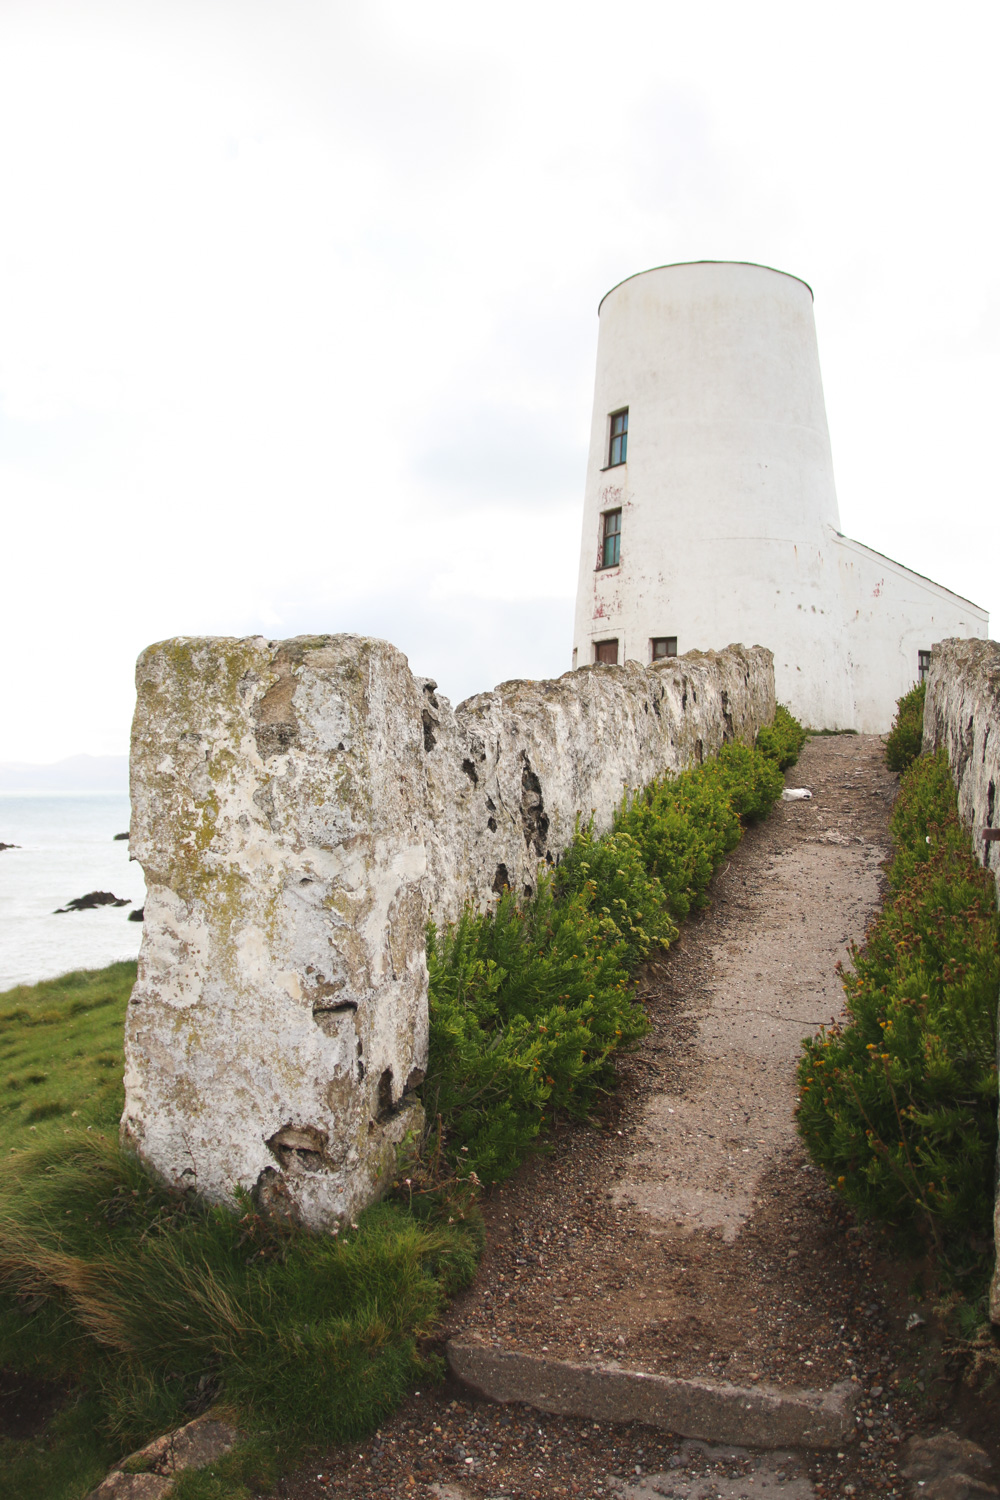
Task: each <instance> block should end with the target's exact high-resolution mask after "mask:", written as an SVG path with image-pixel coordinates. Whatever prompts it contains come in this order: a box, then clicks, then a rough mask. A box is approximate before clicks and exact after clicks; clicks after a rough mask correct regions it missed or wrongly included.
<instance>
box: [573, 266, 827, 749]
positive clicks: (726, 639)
mask: <svg viewBox="0 0 1000 1500" xmlns="http://www.w3.org/2000/svg"><path fill="white" fill-rule="evenodd" d="M839 524H840V522H839V516H838V513H837V497H836V491H835V489H834V482H833V462H832V458H831V453H830V437H829V433H828V431H827V424H826V410H825V407H824V403H823V386H822V381H821V378H820V370H819V353H818V350H817V345H816V329H815V324H814V322H813V311H812V292H811V291H810V289H809V287H808V286H807V285H806V284H805V282H804V281H800V280H799V279H798V278H797V277H795V276H789V275H786V274H785V273H784V272H781V271H774V270H771V269H769V268H768V267H766V266H756V265H746V264H742V263H734V262H727V261H700V262H695V263H693V264H688V265H674V266H660V267H658V268H657V269H656V270H652V271H644V272H642V273H640V274H639V275H636V276H631V277H629V279H628V280H627V281H623V282H621V283H620V284H619V285H618V286H616V287H614V288H613V289H612V290H611V291H610V292H608V294H607V296H606V297H605V298H604V300H603V301H602V303H601V306H600V334H599V340H598V352H597V382H596V391H595V398H594V421H593V431H592V436H591V445H590V461H589V466H588V470H587V488H586V497H585V504H584V517H583V545H582V549H581V557H580V581H579V588H578V592H577V609H576V626H575V640H574V653H573V656H574V665H577V666H583V665H584V664H585V663H587V662H592V661H595V660H617V661H626V660H629V659H633V660H637V661H641V662H649V661H651V660H655V659H656V658H657V657H658V656H661V655H667V654H673V653H674V652H678V653H683V652H685V651H689V650H691V649H693V648H697V649H701V650H707V649H709V648H719V647H722V646H726V645H728V644H729V643H730V642H732V641H742V642H743V643H744V644H745V645H755V644H757V645H763V646H768V647H770V649H771V650H772V651H773V652H774V656H775V674H776V680H777V692H778V698H779V700H780V701H781V702H784V703H787V704H788V705H789V706H790V707H791V708H792V710H793V712H794V713H795V714H796V715H797V716H798V717H799V718H800V719H801V720H802V721H803V722H804V723H806V724H809V725H812V726H815V727H817V728H822V727H829V728H837V727H843V726H844V725H847V724H849V723H850V722H851V721H852V704H851V688H850V678H849V666H848V661H847V654H846V646H845V644H844V641H843V628H842V622H841V606H840V603H839V597H838V591H837V589H838V584H837V569H836V562H835V558H834V556H833V553H834V537H835V536H836V534H837V532H838V531H839Z"/></svg>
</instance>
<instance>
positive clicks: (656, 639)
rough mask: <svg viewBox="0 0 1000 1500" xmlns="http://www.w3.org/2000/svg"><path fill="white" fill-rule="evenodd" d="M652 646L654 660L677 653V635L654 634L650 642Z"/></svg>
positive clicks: (661, 659) (660, 659) (663, 658)
mask: <svg viewBox="0 0 1000 1500" xmlns="http://www.w3.org/2000/svg"><path fill="white" fill-rule="evenodd" d="M650 645H651V646H652V648H653V650H652V658H651V659H652V660H653V661H663V660H665V658H666V657H668V656H676V655H677V637H676V636H675V635H654V636H653V639H652V641H651V642H650Z"/></svg>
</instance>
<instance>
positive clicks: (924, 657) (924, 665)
mask: <svg viewBox="0 0 1000 1500" xmlns="http://www.w3.org/2000/svg"><path fill="white" fill-rule="evenodd" d="M930 670H931V653H930V652H929V651H918V652H917V681H918V682H926V681H927V678H928V677H929V676H930Z"/></svg>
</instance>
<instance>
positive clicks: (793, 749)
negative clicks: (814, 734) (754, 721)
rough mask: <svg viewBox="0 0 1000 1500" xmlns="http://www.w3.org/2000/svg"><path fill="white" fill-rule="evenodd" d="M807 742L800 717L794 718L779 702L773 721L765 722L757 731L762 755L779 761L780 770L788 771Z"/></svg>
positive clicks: (757, 742)
mask: <svg viewBox="0 0 1000 1500" xmlns="http://www.w3.org/2000/svg"><path fill="white" fill-rule="evenodd" d="M805 742H806V731H805V730H804V729H803V728H802V725H801V724H800V723H799V721H798V719H794V718H793V717H792V715H791V714H790V713H789V711H788V709H787V708H785V707H784V705H783V704H781V703H779V704H778V706H777V708H776V709H775V710H774V721H773V723H771V724H765V725H764V727H763V729H759V730H758V731H757V740H756V747H757V749H758V750H759V751H760V753H761V754H762V755H766V756H768V757H769V758H770V759H771V760H773V761H775V762H776V763H777V767H778V770H779V771H787V770H788V768H789V766H794V764H795V762H796V761H797V760H798V758H799V752H800V751H801V749H802V746H803V745H804V744H805Z"/></svg>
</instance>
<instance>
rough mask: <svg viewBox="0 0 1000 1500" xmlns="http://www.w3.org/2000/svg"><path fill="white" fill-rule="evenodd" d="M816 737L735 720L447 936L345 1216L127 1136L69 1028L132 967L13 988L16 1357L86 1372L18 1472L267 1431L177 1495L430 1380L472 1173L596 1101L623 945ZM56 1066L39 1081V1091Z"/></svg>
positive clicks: (473, 1234) (11, 1294)
mask: <svg viewBox="0 0 1000 1500" xmlns="http://www.w3.org/2000/svg"><path fill="white" fill-rule="evenodd" d="M800 743H801V731H800V730H799V729H798V726H797V725H795V723H794V721H793V720H791V719H790V717H789V716H788V715H787V714H784V713H781V714H779V716H778V718H777V719H776V722H775V725H774V726H773V727H772V728H771V729H770V730H769V731H768V732H767V733H766V734H765V736H764V742H763V748H761V749H750V748H749V747H747V746H743V745H728V746H726V747H724V748H723V751H722V752H721V754H720V755H719V757H718V758H717V759H716V760H713V761H711V762H709V763H707V764H705V765H703V766H700V767H698V768H696V769H693V770H691V771H689V772H686V773H684V774H683V775H681V776H679V777H677V778H675V779H672V780H664V781H663V782H662V783H658V784H656V785H654V786H652V787H650V788H647V789H645V790H644V791H643V792H642V793H641V794H639V795H637V796H635V797H634V798H631V799H627V800H626V802H625V804H624V805H623V807H622V809H621V812H620V815H619V817H618V819H617V821H616V824H615V827H614V829H613V830H612V832H611V833H610V834H609V835H608V836H606V837H605V838H601V839H598V838H595V837H594V836H593V833H592V830H590V829H588V828H581V830H580V831H579V834H578V836H577V839H576V841H575V843H574V845H573V847H572V849H571V850H570V851H569V854H568V856H567V857H566V859H565V860H564V861H563V864H562V866H561V867H560V868H559V870H558V871H557V872H556V874H555V875H554V876H553V877H551V878H548V877H546V878H544V879H542V880H541V882H540V885H539V889H538V891H537V893H536V894H535V896H534V897H533V898H532V899H531V900H530V901H527V902H524V903H517V902H515V901H514V900H513V898H512V897H511V896H510V895H509V894H506V895H504V896H503V897H502V898H501V900H500V901H499V903H498V905H497V907H496V908H495V909H494V910H492V911H491V912H490V913H488V914H486V915H482V916H477V915H475V914H473V913H471V912H470V913H468V914H467V915H466V917H465V918H464V919H463V920H462V921H461V922H460V923H459V924H457V927H456V928H455V929H454V930H452V931H450V932H444V933H440V934H438V933H434V932H432V933H431V934H430V937H429V959H430V967H431V994H430V1005H431V1032H432V1048H431V1059H430V1066H429V1071H428V1077H427V1082H426V1085H425V1102H426V1104H427V1107H428V1114H429V1117H430V1120H431V1122H432V1129H431V1133H430V1136H429V1138H428V1140H427V1141H425V1142H423V1143H414V1146H413V1155H412V1160H411V1161H410V1162H409V1163H408V1170H407V1171H405V1172H404V1174H403V1175H402V1176H401V1180H400V1183H399V1185H398V1188H397V1191H396V1192H395V1193H394V1194H393V1195H392V1196H391V1197H390V1198H389V1199H388V1200H387V1201H385V1202H383V1203H381V1204H377V1205H375V1206H374V1207H373V1208H371V1209H370V1210H368V1211H367V1212H366V1213H365V1214H363V1215H361V1216H359V1220H358V1223H357V1224H356V1225H353V1224H352V1225H351V1226H350V1227H349V1228H345V1230H344V1233H343V1234H341V1235H337V1236H314V1235H308V1234H305V1233H302V1232H300V1231H298V1230H297V1229H296V1228H295V1227H294V1226H293V1225H288V1224H279V1223H275V1222H273V1221H268V1220H266V1219H264V1218H262V1217H261V1215H260V1214H259V1213H258V1212H257V1210H256V1208H255V1205H254V1204H253V1202H252V1201H251V1200H250V1199H247V1200H246V1201H245V1202H243V1203H242V1204H241V1206H240V1210H239V1212H237V1213H235V1214H234V1213H232V1212H229V1211H224V1210H219V1209H216V1210H209V1209H206V1208H205V1207H204V1206H203V1205H202V1204H200V1203H199V1202H197V1201H196V1200H193V1199H192V1200H184V1199H178V1198H176V1197H174V1196H172V1195H171V1194H169V1193H167V1192H166V1191H165V1190H164V1189H163V1188H162V1187H161V1186H160V1185H159V1184H158V1183H156V1182H155V1181H153V1180H151V1179H150V1178H148V1177H147V1176H146V1174H145V1173H144V1172H143V1171H142V1170H141V1169H140V1168H139V1167H138V1166H137V1164H136V1163H135V1162H134V1161H132V1160H130V1159H129V1158H128V1157H127V1156H125V1155H123V1154H122V1153H121V1152H120V1151H119V1149H118V1147H117V1144H116V1128H115V1126H116V1117H117V1113H118V1112H119V1110H120V1107H121V1100H120V1097H119V1093H118V1091H117V1090H109V1089H108V1088H107V1087H104V1088H103V1089H95V1090H94V1091H93V1093H92V1094H88V1092H87V1090H86V1087H85V1084H86V1080H85V1079H84V1078H83V1077H82V1075H81V1073H80V1069H81V1066H82V1064H81V1061H80V1058H81V1051H80V1048H79V1047H78V1046H77V1042H78V1040H79V1031H78V1028H79V1027H80V1026H81V1025H83V1021H82V1020H81V1019H80V1018H83V1017H89V1014H90V1013H91V1012H94V1013H98V1014H99V1017H100V1021H101V1026H103V1030H100V1028H98V1030H100V1036H101V1038H102V1039H104V1040H105V1041H106V1038H105V1032H106V1031H107V1024H106V1023H107V1022H108V1018H109V1017H111V1018H112V1019H115V1024H116V1027H117V1029H118V1035H120V1025H121V1013H122V1009H123V1005H124V999H125V995H126V994H127V986H124V985H123V984H122V982H121V980H122V975H121V973H120V972H119V971H120V970H121V969H122V968H123V967H125V968H128V967H129V966H118V969H116V970H115V971H106V972H105V973H100V974H91V975H78V976H67V978H66V979H65V980H63V981H58V982H56V983H55V984H54V985H49V986H36V987H34V988H29V989H25V990H23V991H17V992H11V993H10V994H9V995H8V996H6V997H4V999H5V1000H6V1001H7V1002H8V1003H7V1004H6V1008H4V1005H3V1002H2V1001H0V1045H2V1046H3V1047H4V1048H5V1049H7V1051H8V1055H9V1056H11V1057H14V1056H15V1055H17V1054H18V1053H19V1050H20V1051H23V1050H24V1047H23V1037H24V1036H25V1035H28V1036H30V1037H31V1038H32V1043H31V1046H29V1048H28V1050H29V1051H30V1052H31V1055H32V1057H33V1059H34V1069H33V1070H32V1069H30V1068H29V1069H28V1070H27V1071H25V1073H24V1077H23V1078H21V1077H20V1076H18V1077H16V1078H14V1079H13V1082H12V1083H11V1085H10V1088H11V1093H10V1094H9V1103H8V1108H7V1110H6V1112H2V1111H0V1121H2V1124H3V1141H2V1144H3V1148H4V1149H3V1156H2V1161H0V1174H2V1181H0V1365H2V1366H4V1367H6V1368H7V1369H8V1370H14V1371H18V1372H19V1378H21V1379H22V1380H23V1379H27V1380H28V1382H29V1384H30V1383H31V1382H34V1383H35V1385H36V1386H38V1388H39V1389H44V1390H45V1391H46V1392H49V1393H52V1392H55V1393H57V1394H58V1393H59V1392H60V1391H62V1392H64V1393H65V1392H68V1393H69V1398H68V1399H66V1400H63V1401H62V1403H61V1405H60V1403H59V1402H58V1401H57V1405H59V1411H58V1415H57V1416H56V1417H55V1418H54V1419H53V1421H52V1422H50V1423H49V1424H48V1425H47V1426H46V1427H45V1428H44V1430H43V1431H41V1432H38V1433H35V1434H34V1435H31V1434H28V1433H26V1434H25V1435H24V1436H23V1437H22V1438H21V1440H20V1441H18V1440H15V1441H14V1442H13V1443H12V1444H9V1443H8V1444H5V1445H4V1446H3V1447H2V1448H0V1465H2V1466H3V1467H2V1469H0V1473H3V1475H4V1480H5V1484H6V1487H7V1488H8V1490H12V1492H16V1493H18V1494H19V1495H22V1496H24V1497H25V1500H28V1497H29V1496H33V1495H37V1496H38V1497H46V1500H55V1497H56V1496H66V1497H67V1500H68V1497H73V1496H80V1495H83V1494H85V1493H86V1492H87V1490H88V1489H89V1488H90V1487H91V1486H92V1485H93V1483H94V1482H95V1481H96V1480H97V1479H98V1478H99V1477H100V1475H101V1472H102V1471H103V1470H104V1469H106V1468H107V1467H108V1466H109V1464H110V1463H111V1462H113V1461H115V1460H117V1459H118V1458H119V1457H120V1456H121V1455H122V1454H123V1453H127V1452H129V1450H130V1449H133V1448H136V1447H138V1446H139V1445H140V1444H141V1443H144V1442H145V1441H147V1440H148V1439H149V1438H150V1437H151V1436H153V1435H155V1434H157V1433H160V1432H163V1431H165V1430H167V1429H169V1428H170V1427H171V1426H172V1425H173V1426H180V1425H182V1424H183V1423H185V1422H187V1421H189V1420H190V1418H191V1417H192V1415H193V1414H196V1413H198V1412H199V1411H200V1410H204V1409H208V1408H211V1409H212V1410H217V1411H218V1412H219V1413H220V1414H222V1415H224V1416H226V1417H227V1418H228V1419H229V1420H231V1421H232V1422H236V1423H238V1424H239V1425H240V1427H241V1428H243V1429H244V1430H245V1431H247V1432H248V1433H250V1434H251V1436H250V1439H249V1440H248V1441H247V1442H245V1443H243V1444H242V1445H240V1446H239V1447H238V1448H237V1449H236V1450H235V1451H234V1452H233V1453H231V1454H229V1455H228V1456H226V1457H224V1458H222V1459H221V1460H220V1461H219V1462H218V1463H217V1464H216V1465H215V1466H214V1469H215V1472H214V1473H213V1474H212V1475H205V1476H200V1477H199V1476H198V1475H192V1474H187V1475H185V1476H184V1477H183V1478H182V1479H179V1480H178V1481H177V1485H176V1493H177V1494H178V1495H183V1496H187V1497H189V1500H191V1497H196V1496H198V1495H203V1496H207V1495H212V1496H217V1495H229V1494H232V1495H234V1496H235V1495H242V1494H245V1493H248V1492H249V1491H248V1488H247V1487H248V1486H251V1487H256V1488H258V1489H259V1488H260V1486H262V1485H266V1484H267V1483H269V1482H270V1481H271V1480H272V1479H273V1478H274V1476H275V1475H276V1474H277V1473H278V1472H279V1471H280V1469H281V1468H282V1467H283V1466H287V1464H288V1463H289V1462H290V1461H291V1459H292V1457H293V1456H294V1454H295V1453H296V1452H298V1451H300V1450H301V1448H302V1447H303V1445H306V1446H308V1445H310V1444H315V1443H318V1442H344V1441H348V1440H350V1439H351V1438H354V1437H357V1436H359V1435H360V1434H363V1433H364V1432H366V1431H370V1430H371V1429H372V1428H374V1427H375V1426H377V1424H378V1423H379V1422H380V1421H382V1420H383V1419H385V1417H386V1416H387V1415H388V1414H389V1413H391V1411H392V1410H393V1409H394V1407H395V1406H396V1405H397V1404H398V1403H399V1401H400V1400H401V1399H402V1398H403V1396H404V1395H405V1393H406V1391H407V1390H408V1389H411V1388H412V1387H413V1386H414V1385H416V1384H418V1383H420V1382H423V1383H427V1382H428V1381H433V1380H434V1379H435V1377H436V1375H437V1374H438V1372H439V1370H440V1368H441V1363H442V1362H441V1360H440V1357H439V1356H437V1355H435V1354H434V1353H433V1352H429V1351H428V1349H427V1347H426V1343H425V1341H426V1336H427V1335H428V1333H429V1332H430V1330H431V1329H432V1328H433V1326H434V1324H435V1322H436V1320H437V1319H439V1317H440V1316H441V1313H442V1310H443V1308H444V1307H445V1305H446V1303H447V1300H448V1298H449V1297H451V1296H453V1295H454V1293H455V1292H456V1291H457V1290H458V1289H459V1288H460V1287H461V1286H462V1285H463V1284H465V1283H467V1282H468V1281H469V1279H470V1277H471V1276H472V1274H473V1271H474V1268H475V1265H476V1260H477V1257H478V1255H479V1252H480V1250H481V1246H482V1226H481V1221H480V1218H479V1215H478V1212H477V1210H476V1207H475V1201H474V1200H475V1196H476V1191H477V1189H478V1187H479V1184H480V1183H481V1182H482V1183H487V1184H490V1183H495V1182H498V1181H500V1180H501V1179H502V1178H503V1177H505V1176H506V1175H508V1174H509V1173H510V1172H511V1171H513V1170H514V1169H515V1168H516V1167H517V1166H518V1164H519V1163H520V1162H521V1161H522V1160H523V1159H524V1157H525V1156H526V1155H527V1154H528V1153H529V1152H530V1151H532V1150H533V1149H534V1148H535V1147H536V1146H537V1145H538V1143H539V1142H540V1140H542V1139H543V1137H544V1136H545V1134H546V1133H547V1132H550V1131H551V1130H552V1128H553V1127H554V1126H557V1125H560V1124H562V1123H563V1122H565V1121H570V1120H583V1119H586V1118H588V1116H589V1115H590V1114H591V1113H592V1112H593V1111H594V1110H595V1109H598V1108H601V1107H602V1106H605V1105H606V1102H607V1100H608V1099H609V1097H610V1095H611V1091H612V1088H613V1084H614V1072H613V1067H612V1059H613V1057H614V1055H615V1053H616V1052H618V1051H620V1050H621V1049H622V1048H625V1047H627V1046H629V1045H631V1044H632V1043H634V1042H635V1041H636V1040H637V1039H638V1038H639V1037H640V1036H642V1035H643V1033H644V1032H645V1031H646V1030H647V1029H648V1024H649V1023H648V1019H647V1017H646V1014H645V1011H644V1009H643V1007H642V1005H641V1004H640V1003H639V1002H638V1001H637V998H636V993H635V981H634V979H633V978H632V975H633V971H634V970H635V968H636V966H637V965H638V964H639V963H641V961H642V960H643V959H644V958H646V956H647V955H648V954H649V953H650V952H651V951H652V950H653V949H654V948H657V947H661V948H662V947H665V946H666V945H667V944H668V943H669V942H670V941H671V940H672V939H673V938H674V936H675V934H676V931H677V928H676V922H677V921H678V920H680V919H682V918H683V917H684V916H686V915H687V913H688V912H689V911H690V910H691V909H692V908H698V907H700V906H703V905H704V903H705V901H706V890H707V887H708V884H709V882H710V880H711V877H712V874H713V872H714V871H715V870H716V869H717V868H718V867H719V865H720V863H721V862H722V861H723V859H724V858H725V857H726V856H727V854H728V853H729V852H730V851H731V850H732V849H733V848H734V847H735V845H736V843H737V842H738V840H739V838H740V835H741V832H742V829H743V826H744V824H748V823H752V822H754V821H755V820H758V819H760V818H761V817H763V816H764V815H765V814H766V813H767V811H768V810H769V808H770V807H771V805H772V804H773V802H774V800H775V798H776V797H777V796H779V795H780V789H781V784H782V782H781V772H780V769H779V763H781V762H785V761H787V760H788V759H789V758H791V757H794V755H795V754H796V753H797V750H798V746H799V744H800ZM130 972H131V971H130ZM87 1025H90V1022H89V1019H88V1021H87ZM91 1029H93V1027H91ZM96 1039H97V1034H96V1032H95V1041H96ZM106 1052H107V1046H105V1053H106ZM87 1055H89V1054H87ZM107 1060H108V1059H107V1057H106V1056H105V1055H104V1054H102V1055H101V1056H100V1057H97V1056H96V1055H95V1057H94V1059H93V1063H94V1067H95V1069H96V1068H98V1067H100V1066H103V1064H104V1063H105V1062H106V1061H107ZM111 1063H112V1065H113V1066H114V1067H116V1068H120V1050H117V1049H115V1050H114V1051H113V1056H112V1057H111ZM84 1071H85V1069H84ZM71 1074H72V1075H73V1077H74V1079H75V1082H74V1085H73V1087H74V1089H75V1090H76V1093H74V1094H73V1095H72V1096H70V1095H69V1094H66V1096H65V1097H63V1095H64V1094H65V1087H64V1086H63V1084H62V1083H61V1080H65V1081H66V1082H67V1083H68V1081H69V1079H70V1076H71ZM78 1075H79V1076H78ZM98 1076H99V1077H101V1078H102V1080H105V1081H106V1079H107V1076H108V1075H107V1074H106V1073H101V1074H98V1073H96V1072H95V1079H96V1078H97V1077H98ZM119 1076H120V1075H119ZM43 1080H44V1082H45V1088H44V1089H43V1093H44V1095H45V1097H44V1099H43V1101H42V1103H40V1104H37V1105H36V1106H35V1107H34V1109H33V1110H32V1109H29V1110H27V1111H26V1110H25V1109H23V1108H21V1107H20V1091H21V1090H22V1088H23V1089H25V1090H32V1089H35V1088H37V1087H39V1086H40V1083H41V1081H43ZM60 1089H62V1092H60ZM78 1095H79V1106H80V1107H79V1108H71V1105H73V1104H74V1103H76V1102H77V1096H78ZM39 1382H41V1384H40V1385H39ZM220 1486H221V1487H220Z"/></svg>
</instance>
